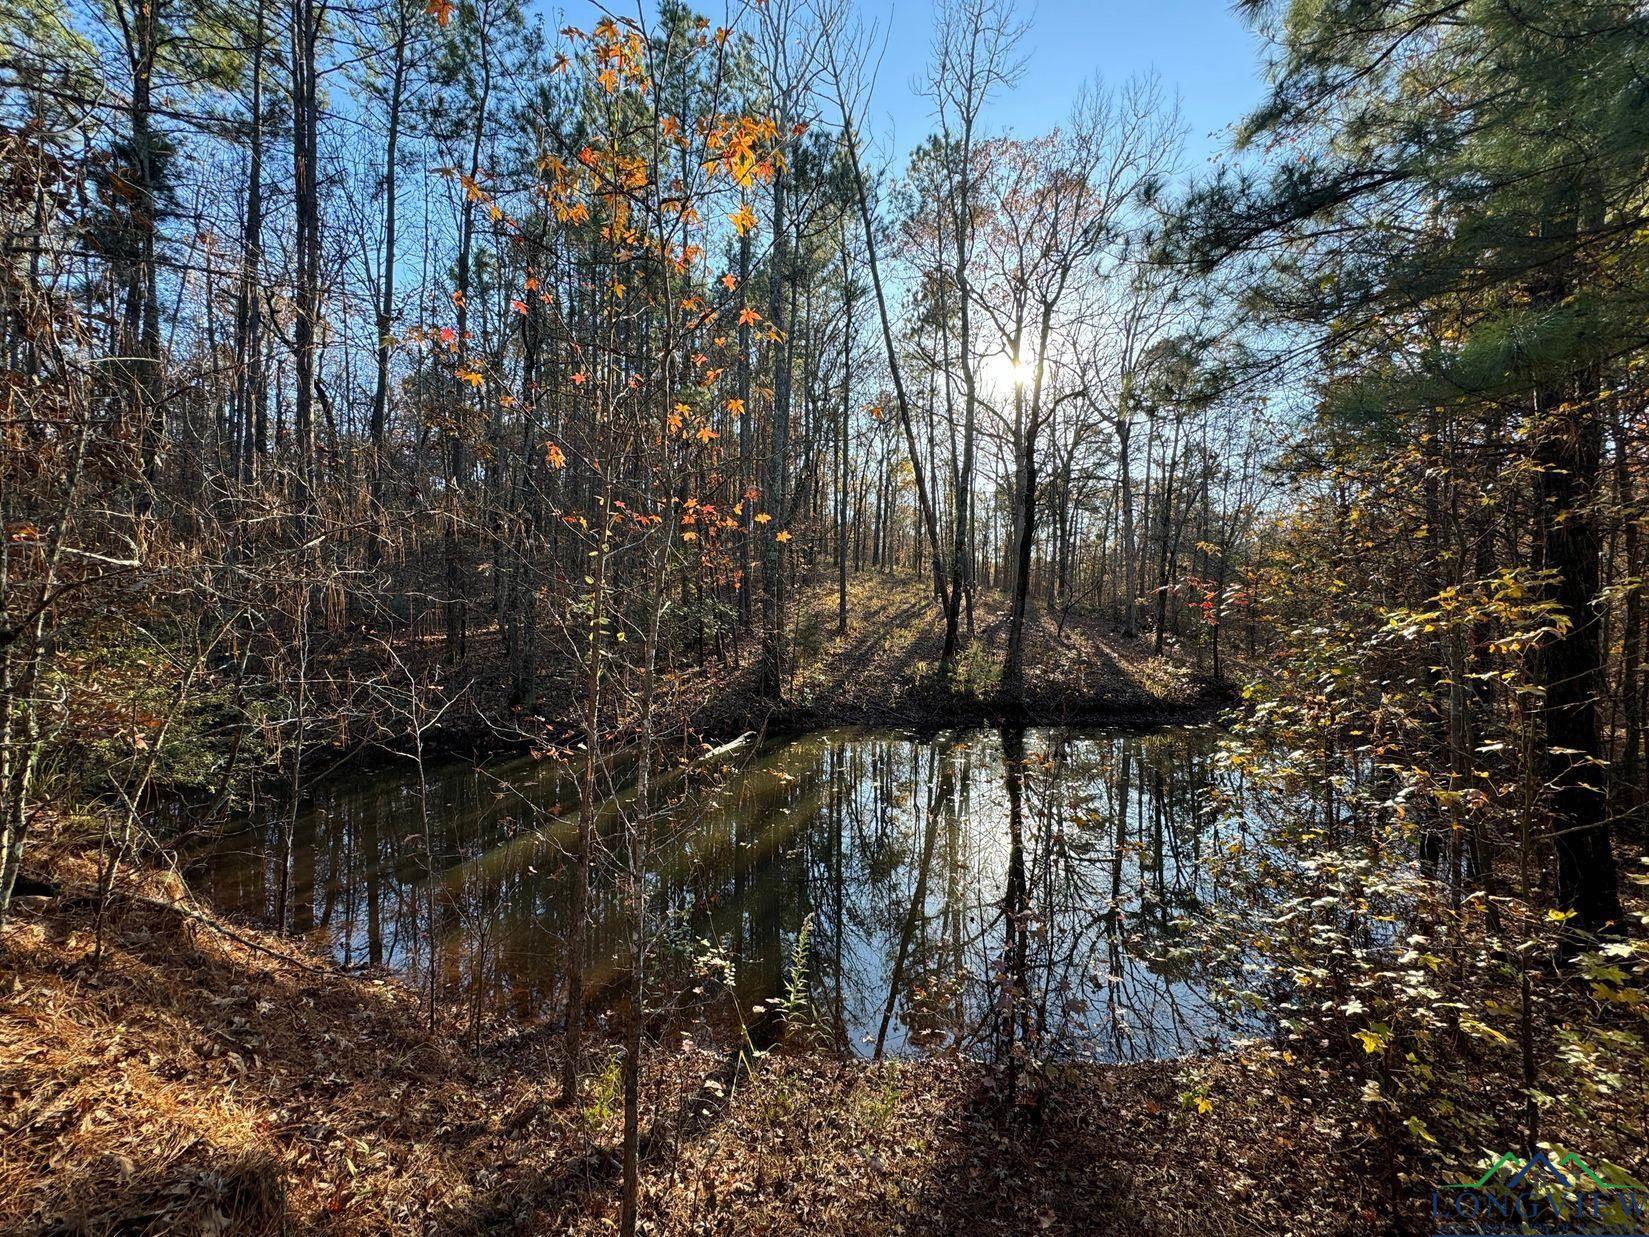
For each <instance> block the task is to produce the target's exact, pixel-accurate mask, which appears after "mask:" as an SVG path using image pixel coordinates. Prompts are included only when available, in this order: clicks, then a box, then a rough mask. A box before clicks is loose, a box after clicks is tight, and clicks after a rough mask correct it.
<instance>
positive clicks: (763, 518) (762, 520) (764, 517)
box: [756, 511, 773, 524]
mask: <svg viewBox="0 0 1649 1237" xmlns="http://www.w3.org/2000/svg"><path fill="white" fill-rule="evenodd" d="M772 518H773V517H772V516H770V515H768V514H767V512H765V511H758V512H757V513H756V523H758V524H766V523H767V522H768V521H769V520H771V519H772Z"/></svg>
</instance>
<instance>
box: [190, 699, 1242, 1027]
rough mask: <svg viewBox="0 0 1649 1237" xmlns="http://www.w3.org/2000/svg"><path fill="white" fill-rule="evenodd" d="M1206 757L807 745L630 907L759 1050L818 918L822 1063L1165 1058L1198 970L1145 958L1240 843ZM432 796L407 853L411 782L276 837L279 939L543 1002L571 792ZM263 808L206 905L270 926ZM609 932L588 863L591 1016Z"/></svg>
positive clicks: (522, 1009) (812, 973)
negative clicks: (728, 972) (285, 888)
mask: <svg viewBox="0 0 1649 1237" xmlns="http://www.w3.org/2000/svg"><path fill="white" fill-rule="evenodd" d="M1212 746H1213V737H1212V735H1210V734H1208V733H1207V732H1203V731H1184V730H1181V731H1170V732H1162V733H1159V734H1147V735H1132V734H1107V733H1101V734H1094V733H1087V734H1084V733H1081V732H1056V731H1041V730H1031V731H1014V730H1005V731H1003V732H1001V733H990V732H977V731H976V732H967V733H962V734H949V735H941V736H939V737H938V738H937V739H935V740H933V741H929V742H924V741H917V740H914V739H911V738H906V737H895V736H891V735H887V734H876V733H864V732H848V731H841V732H827V733H823V734H819V735H814V736H810V737H807V738H804V739H801V740H797V741H793V742H789V743H786V744H782V745H778V746H776V747H773V748H770V749H768V750H766V751H764V752H762V753H760V754H759V755H757V756H756V757H754V758H753V759H752V760H751V761H750V762H749V764H748V766H747V767H746V768H745V769H744V770H743V772H742V773H741V774H740V775H739V776H737V777H735V778H734V779H732V780H730V781H729V782H727V783H725V784H724V785H721V786H719V787H708V788H686V789H682V790H681V794H683V795H687V794H689V792H690V794H691V799H690V801H689V802H687V803H684V804H683V805H682V807H681V809H680V810H679V812H678V813H677V817H678V819H677V820H676V822H675V824H674V828H673V830H667V831H666V835H667V841H666V844H665V845H664V846H662V847H661V849H660V852H659V861H658V865H657V868H656V870H655V871H654V872H653V873H652V876H651V879H650V896H652V897H653V898H654V899H655V901H656V904H657V907H658V909H659V911H660V912H661V913H664V914H667V915H668V916H670V917H671V919H672V921H673V923H674V924H675V929H676V930H675V931H674V933H673V934H672V935H673V937H674V938H675V939H677V940H679V941H683V942H688V941H691V940H694V939H698V938H709V939H711V940H713V941H716V942H718V943H720V944H722V945H723V946H724V947H725V948H726V949H727V950H728V952H729V954H730V955H731V957H732V958H733V959H734V960H735V964H736V976H737V977H736V981H735V984H734V991H735V993H736V996H737V998H738V1000H739V1002H740V1003H741V1005H742V1006H743V1008H744V1009H745V1010H746V1011H747V1012H748V1011H749V1010H750V1009H752V1008H753V1007H754V1006H757V1005H762V1006H764V1007H765V1012H764V1013H761V1014H758V1015H755V1016H754V1017H753V1018H752V1019H751V1021H750V1029H751V1031H752V1034H753V1036H755V1037H756V1038H757V1039H758V1041H761V1040H765V1039H770V1038H772V1037H773V1036H776V1035H777V1034H779V1033H780V1031H781V1030H782V1027H781V1026H780V1025H779V1022H778V1016H777V1012H776V1007H775V1005H774V1003H773V1001H772V999H771V998H774V997H776V996H777V995H778V994H779V993H781V992H782V991H783V989H784V987H785V982H786V967H787V965H788V963H789V960H790V958H791V954H792V950H793V948H794V946H795V943H796V938H797V933H798V932H799V931H800V928H801V925H802V923H803V921H804V920H805V919H806V918H807V917H808V916H809V915H811V916H812V920H813V930H812V936H811V939H810V941H809V950H808V965H807V972H808V973H807V976H806V981H807V990H808V992H809V993H810V994H811V998H812V1001H813V1004H814V1007H815V1012H816V1021H817V1027H816V1035H817V1037H818V1038H820V1039H823V1040H824V1041H826V1042H829V1043H832V1044H835V1045H837V1046H838V1047H840V1048H843V1049H848V1048H851V1049H852V1050H855V1051H859V1052H866V1053H869V1052H875V1051H877V1050H879V1049H882V1050H886V1051H890V1052H898V1051H906V1050H909V1049H910V1048H912V1047H915V1046H918V1045H922V1046H948V1047H953V1048H964V1049H980V1050H984V1051H993V1050H994V1051H996V1052H999V1053H1005V1054H1008V1056H1009V1057H1011V1056H1012V1055H1013V1054H1014V1053H1016V1052H1018V1053H1023V1052H1024V1051H1026V1050H1030V1051H1034V1052H1037V1053H1054V1054H1058V1053H1080V1054H1091V1055H1098V1056H1103V1057H1108V1058H1124V1059H1128V1058H1138V1057H1145V1056H1152V1055H1164V1054H1168V1053H1172V1052H1177V1051H1183V1050H1184V1049H1185V1048H1187V1047H1189V1046H1191V1045H1192V1044H1193V1043H1195V1042H1196V1040H1197V1039H1198V1038H1199V1037H1202V1036H1204V1035H1206V1034H1208V1033H1209V1032H1210V1031H1211V1023H1210V1021H1209V1017H1208V1015H1207V1013H1206V1011H1205V1009H1204V1007H1203V1005H1202V1003H1201V1001H1200V1000H1199V999H1198V996H1197V991H1196V988H1195V985H1194V983H1193V982H1192V981H1193V979H1194V976H1192V975H1191V974H1189V973H1185V972H1184V968H1183V967H1179V968H1176V967H1175V966H1170V965H1166V964H1164V963H1163V962H1162V961H1160V957H1161V955H1162V954H1163V952H1164V950H1165V949H1166V948H1167V947H1168V946H1170V945H1172V944H1173V942H1174V939H1175V937H1176V929H1175V923H1176V921H1177V920H1179V919H1181V918H1182V917H1185V916H1188V915H1191V914H1194V913H1195V912H1196V910H1197V908H1198V906H1199V905H1200V904H1201V903H1202V902H1203V901H1205V900H1206V899H1208V898H1210V897H1212V896H1214V891H1212V890H1211V889H1209V888H1208V887H1207V883H1206V878H1205V877H1204V875H1203V872H1202V865H1201V859H1202V856H1203V854H1204V853H1205V850H1206V848H1208V847H1210V846H1215V845H1220V844H1221V842H1220V840H1219V834H1220V831H1221V830H1223V829H1227V828H1230V827H1233V823H1232V821H1231V820H1230V819H1229V817H1228V814H1226V813H1224V812H1222V811H1221V810H1219V809H1218V808H1217V807H1216V806H1215V796H1214V793H1213V792H1214V790H1215V774H1214V771H1213V767H1212V763H1211V760H1210V752H1211V750H1212ZM430 795H431V800H430V813H431V822H432V837H433V847H432V850H433V853H432V854H431V855H428V856H426V855H424V854H423V849H422V844H421V843H422V838H421V833H419V832H418V831H417V830H418V826H417V820H418V811H417V805H416V802H415V788H412V787H409V785H408V783H407V779H406V778H404V777H400V776H396V775H393V774H392V775H386V776H382V777H375V778H367V779H362V780H361V781H360V782H359V783H358V784H355V785H341V784H340V785H337V786H333V787H331V788H326V787H323V788H321V789H320V790H319V791H317V793H316V794H315V796H314V799H313V802H312V803H311V804H309V805H308V806H307V808H306V810H304V811H303V812H302V813H301V814H300V816H299V818H298V823H297V828H296V831H295V837H294V846H293V851H292V864H293V867H292V871H291V874H290V875H291V887H292V891H293V905H294V910H293V914H292V921H293V923H294V924H295V925H297V924H313V925H314V928H315V929H316V930H317V931H322V932H325V933H326V934H327V936H328V938H329V939H330V940H331V941H332V942H333V944H334V947H335V949H336V950H337V953H338V956H339V957H340V959H341V960H342V961H344V962H345V963H346V964H347V965H387V966H391V967H394V968H396V969H397V970H400V971H403V972H405V973H407V974H408V975H409V976H412V977H414V978H418V977H422V976H424V975H426V974H427V968H428V967H430V966H431V965H434V966H435V967H437V968H438V978H439V981H440V984H441V986H442V988H443V990H444V991H445V992H447V993H448V994H449V996H452V995H457V994H463V995H464V996H466V997H467V998H468V999H469V1001H470V1002H471V1009H472V1012H473V1013H474V1014H476V1015H477V1016H478V1015H479V1013H480V1012H481V1010H482V1009H483V1008H484V1007H485V1005H486V1004H488V1003H491V1002H501V1003H506V1004H508V1005H510V1006H511V1007H512V1008H513V1009H514V1010H515V1011H516V1012H517V1013H519V1014H522V1015H531V1014H533V1013H537V1012H541V1011H544V1010H547V1009H552V1008H553V1007H554V1004H555V1002H556V1001H557V1000H558V992H557V989H558V986H559V985H558V977H559V974H560V970H561V967H560V958H561V952H562V947H563V942H564V941H565V940H566V939H567V935H568V926H569V925H568V924H567V922H566V907H567V903H568V900H569V899H568V891H569V888H570V887H569V884H568V881H569V879H570V870H569V865H568V860H567V855H568V853H569V851H570V840H571V834H572V824H571V817H572V815H573V813H572V812H571V811H569V808H571V807H572V805H573V804H574V802H575V795H574V789H573V786H572V784H571V781H570V779H567V778H566V777H564V776H563V775H562V773H561V771H560V770H558V769H557V768H556V767H555V766H553V765H549V764H532V763H522V764H512V765H502V766H496V767H484V768H482V769H479V770H477V769H463V770H453V771H446V772H443V771H435V772H432V773H431V775H430ZM611 807H612V805H611V804H609V809H611ZM608 815H609V816H610V817H611V816H615V815H616V813H614V812H612V811H611V810H609V813H608ZM280 817H281V813H280V811H279V810H276V811H274V812H273V813H272V814H271V816H270V817H269V818H268V819H266V820H265V821H263V822H260V823H258V824H256V825H255V826H254V827H252V828H250V829H248V830H247V831H245V832H243V833H241V834H238V835H236V836H235V837H233V838H231V839H229V840H228V841H227V842H226V843H225V844H224V847H223V849H222V851H220V852H219V853H218V854H217V855H216V856H215V857H213V858H211V859H210V860H209V861H207V862H206V864H205V866H206V867H207V870H208V883H209V886H210V888H211V891H212V896H213V897H214V899H215V900H216V901H217V902H218V904H219V905H222V906H225V907H228V908H231V909H238V910H242V911H246V912H253V913H267V912H268V911H269V910H270V908H271V897H272V891H273V890H274V889H275V888H276V887H277V886H278V884H279V880H278V876H279V873H278V872H277V870H276V866H277V863H278V860H277V858H276V856H277V855H278V853H279V850H280V848H279V845H278V842H279V829H280V824H281V820H280ZM1236 823H1237V824H1238V825H1240V821H1239V822H1236ZM432 872H433V873H434V874H435V875H434V878H433V879H434V880H435V882H436V884H435V886H434V894H435V896H434V898H433V899H429V898H426V891H427V890H428V886H427V884H426V882H427V881H428V880H430V879H431V877H430V873H432ZM432 919H433V922H431V920H432ZM623 940H624V914H623V907H622V905H621V902H620V899H619V892H618V887H617V882H616V881H615V880H613V879H611V874H610V873H608V872H606V871H605V870H604V869H603V870H601V871H598V872H597V873H596V874H595V877H594V879H593V881H592V887H591V895H590V903H589V906H588V920H587V932H586V948H587V950H588V952H589V956H588V958H587V960H586V962H587V972H586V973H587V976H588V978H587V980H586V982H587V984H588V985H589V986H590V988H591V992H592V1000H593V1001H594V1002H596V1005H595V1008H597V1009H600V1008H601V1007H602V1004H601V1003H602V1002H603V1000H604V993H605V992H606V991H608V990H610V988H611V986H612V985H613V984H614V983H615V982H616V981H617V980H618V979H620V978H621V975H620V974H619V970H618V966H619V963H618V960H619V959H620V958H621V957H622V956H623ZM685 952H686V951H685V950H684V951H683V956H681V957H676V958H666V959H663V960H661V965H660V968H659V971H658V974H659V977H660V983H661V984H664V985H670V984H678V985H682V986H690V984H691V978H690V972H691V967H690V965H689V961H688V959H687V958H686V957H685Z"/></svg>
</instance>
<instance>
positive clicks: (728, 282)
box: [721, 272, 739, 292]
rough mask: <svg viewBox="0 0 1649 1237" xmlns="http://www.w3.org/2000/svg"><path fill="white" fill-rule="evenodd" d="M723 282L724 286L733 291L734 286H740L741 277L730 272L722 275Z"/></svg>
mask: <svg viewBox="0 0 1649 1237" xmlns="http://www.w3.org/2000/svg"><path fill="white" fill-rule="evenodd" d="M721 282H722V286H724V287H725V288H726V289H727V290H728V291H729V292H731V291H732V290H733V289H734V288H736V287H738V286H739V277H738V276H737V275H734V274H732V273H731V272H729V273H728V274H726V275H723V276H722V277H721Z"/></svg>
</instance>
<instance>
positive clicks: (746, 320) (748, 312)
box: [739, 305, 762, 326]
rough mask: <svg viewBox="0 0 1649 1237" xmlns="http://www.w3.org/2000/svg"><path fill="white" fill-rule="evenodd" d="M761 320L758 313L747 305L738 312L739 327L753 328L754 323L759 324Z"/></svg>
mask: <svg viewBox="0 0 1649 1237" xmlns="http://www.w3.org/2000/svg"><path fill="white" fill-rule="evenodd" d="M761 320H762V316H761V315H760V314H759V313H757V312H756V311H755V310H754V309H751V308H750V307H749V306H748V305H746V306H745V307H744V308H743V309H741V310H739V325H740V326H754V325H755V324H756V323H758V322H760V321H761Z"/></svg>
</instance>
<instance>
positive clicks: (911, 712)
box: [456, 572, 1234, 740]
mask: <svg viewBox="0 0 1649 1237" xmlns="http://www.w3.org/2000/svg"><path fill="white" fill-rule="evenodd" d="M847 608H848V630H847V633H846V634H845V635H838V634H837V592H836V586H835V584H834V583H833V582H830V583H823V584H815V585H813V586H810V587H804V588H802V589H800V590H798V593H797V596H796V598H795V599H794V604H793V606H792V612H793V618H792V622H791V624H790V634H791V640H792V647H791V657H790V663H791V674H790V677H789V679H788V681H787V683H786V685H785V692H784V697H785V698H784V701H783V703H781V704H775V703H774V702H773V701H772V700H771V699H770V698H769V697H768V696H766V695H765V694H764V693H763V691H762V689H761V685H760V667H759V664H758V650H757V649H756V647H755V645H754V644H753V643H752V642H748V641H747V642H746V644H745V647H743V648H742V649H740V650H739V651H738V653H737V655H736V656H730V657H729V658H728V659H727V660H725V661H724V660H721V659H718V658H717V657H715V656H714V655H711V656H708V657H706V658H705V660H704V661H703V663H702V664H696V665H695V664H688V665H682V666H677V667H674V668H672V669H671V670H669V671H668V672H667V673H666V674H665V675H664V676H663V682H662V684H661V687H660V690H659V693H658V696H657V697H656V705H657V708H658V728H659V731H660V733H672V732H674V733H688V732H691V733H693V734H696V735H698V736H699V737H701V738H704V739H708V740H723V739H730V738H732V737H734V736H736V735H739V734H742V733H744V732H745V731H747V730H753V731H757V732H762V731H765V732H767V733H770V734H773V733H786V734H791V733H797V732H800V731H805V730H811V729H818V728H822V727H827V726H843V725H867V726H900V727H905V728H910V729H916V730H928V731H931V730H940V729H945V728H948V727H952V726H969V725H990V724H994V723H996V722H1001V721H1012V722H1019V723H1021V724H1026V725H1096V724H1155V723H1166V722H1172V721H1191V720H1202V719H1204V718H1206V717H1208V716H1210V715H1211V714H1213V713H1214V712H1215V711H1217V710H1218V709H1219V708H1220V707H1222V706H1224V705H1227V704H1229V703H1230V702H1231V701H1232V699H1233V695H1234V694H1233V692H1232V690H1231V688H1230V686H1229V684H1228V683H1221V682H1217V681H1215V679H1214V678H1213V677H1212V676H1211V675H1209V674H1208V673H1206V672H1205V671H1204V670H1202V669H1199V668H1198V666H1197V664H1196V661H1195V659H1194V658H1193V657H1191V656H1190V655H1188V654H1185V653H1182V652H1180V651H1179V650H1178V649H1177V648H1175V647H1174V646H1173V645H1172V643H1170V645H1169V647H1167V648H1166V649H1165V650H1164V652H1163V653H1162V654H1161V655H1158V654H1156V653H1154V652H1153V647H1152V642H1151V640H1150V638H1149V637H1148V636H1147V637H1134V638H1130V637H1126V636H1124V635H1122V634H1121V632H1120V631H1119V630H1118V629H1117V627H1116V626H1115V625H1114V624H1112V623H1109V622H1107V621H1104V620H1102V619H1099V618H1097V617H1095V616H1093V615H1090V614H1086V613H1083V612H1080V611H1072V612H1071V613H1070V614H1069V615H1067V616H1065V619H1064V622H1063V623H1062V622H1061V621H1060V619H1061V616H1060V615H1059V614H1058V613H1057V612H1055V611H1051V610H1049V609H1048V608H1047V607H1046V606H1044V605H1042V604H1041V603H1039V602H1036V601H1034V600H1033V601H1032V603H1031V605H1030V608H1029V612H1028V615H1027V621H1026V632H1025V683H1024V691H1023V693H1022V696H1021V697H1020V698H1018V699H1008V698H1006V697H1005V696H1004V695H1003V693H1002V691H1001V683H1000V677H1001V675H1000V671H1001V666H1002V660H1003V656H1004V654H1005V652H1006V649H1007V627H1008V598H1007V596H1006V595H1005V594H1002V593H999V592H995V591H988V590H982V591H981V592H980V594H979V596H978V599H977V601H976V605H975V613H974V623H973V628H974V631H973V635H972V636H971V637H969V636H968V634H967V633H966V631H964V632H963V633H962V640H961V651H960V653H959V656H958V659H957V665H956V670H955V673H954V674H953V675H952V677H951V679H950V681H949V682H948V683H947V682H945V681H943V680H942V679H941V678H940V676H939V660H940V653H941V651H942V649H943V644H944V639H943V636H944V632H943V622H942V618H941V615H940V612H939V608H938V605H937V603H936V602H935V601H934V599H933V592H932V587H931V585H930V584H928V582H927V581H926V580H925V579H918V578H915V577H912V576H908V575H904V576H894V575H887V574H883V573H880V572H864V573H860V574H858V575H854V576H850V577H849V578H848V607H847ZM486 639H487V637H485V636H484V637H483V638H482V639H479V640H477V641H476V647H475V654H474V660H475V664H476V665H477V666H478V667H480V668H481V669H480V670H479V671H478V673H477V675H476V677H475V679H474V680H473V682H472V685H471V688H470V696H471V698H472V706H473V707H471V708H469V709H466V710H463V711H461V712H459V713H458V714H456V716H459V717H461V718H467V719H469V722H470V724H471V725H472V726H473V727H474V729H475V730H476V731H477V732H478V733H480V734H483V735H486V734H493V735H496V734H497V733H499V731H500V729H501V728H500V727H499V726H498V725H497V724H496V720H494V721H492V722H487V721H486V720H485V719H487V718H491V719H498V718H500V717H503V716H504V715H505V714H506V713H507V712H508V708H507V705H505V704H504V697H505V696H506V694H507V693H506V689H505V684H504V683H503V682H502V681H501V680H500V679H499V678H498V677H497V675H496V674H492V673H489V672H488V671H487V669H486V668H487V667H489V666H491V665H501V664H502V660H503V659H502V658H501V657H497V656H491V655H490V654H489V651H488V646H487V643H486ZM548 689H549V693H550V695H551V696H552V698H553V699H552V700H551V701H550V702H549V703H548V705H547V707H545V708H544V709H543V713H544V720H545V723H546V725H545V729H546V730H547V731H549V732H551V733H554V732H556V731H558V730H566V729H567V728H569V727H570V726H571V725H572V724H573V719H572V718H571V717H570V716H562V709H561V708H560V707H558V706H559V705H560V704H561V703H564V701H566V700H569V699H570V700H573V701H576V700H577V699H578V692H577V691H576V690H575V688H574V685H573V684H571V683H570V682H569V683H565V684H562V683H555V682H552V683H551V684H549V685H548ZM458 725H459V728H460V729H462V727H463V725H464V723H463V722H462V721H460V722H459V724H458ZM459 737H460V738H462V737H469V738H471V739H472V740H473V736H459Z"/></svg>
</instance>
